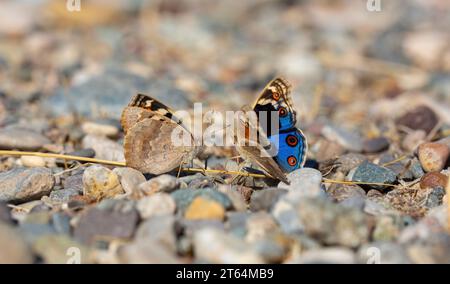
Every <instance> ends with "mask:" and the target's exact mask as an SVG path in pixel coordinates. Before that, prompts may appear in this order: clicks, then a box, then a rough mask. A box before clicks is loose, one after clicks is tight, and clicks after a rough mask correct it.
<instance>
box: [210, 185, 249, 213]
mask: <svg viewBox="0 0 450 284" xmlns="http://www.w3.org/2000/svg"><path fill="white" fill-rule="evenodd" d="M217 190H218V191H219V192H222V193H223V194H225V195H226V196H227V197H228V199H230V201H231V203H232V207H233V210H235V211H237V212H244V211H247V203H246V201H245V200H244V197H243V196H242V194H241V193H240V192H239V191H238V189H237V187H234V186H226V185H219V186H218V187H217Z"/></svg>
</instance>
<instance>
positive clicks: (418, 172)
mask: <svg viewBox="0 0 450 284" xmlns="http://www.w3.org/2000/svg"><path fill="white" fill-rule="evenodd" d="M409 170H410V171H411V173H412V175H413V177H414V178H415V179H418V178H421V177H422V176H423V175H424V174H425V172H424V171H423V169H422V165H421V164H420V162H419V160H418V159H417V158H413V159H412V160H411V165H410V166H409Z"/></svg>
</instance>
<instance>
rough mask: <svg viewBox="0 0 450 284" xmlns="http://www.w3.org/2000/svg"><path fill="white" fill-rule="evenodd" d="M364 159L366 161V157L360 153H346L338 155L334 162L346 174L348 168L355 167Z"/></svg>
mask: <svg viewBox="0 0 450 284" xmlns="http://www.w3.org/2000/svg"><path fill="white" fill-rule="evenodd" d="M365 161H367V157H366V156H364V155H362V154H358V153H348V154H344V155H342V156H340V157H339V158H338V159H337V161H336V164H338V165H339V170H340V171H341V172H343V173H344V175H346V174H348V172H349V171H350V170H352V169H354V168H356V167H357V166H359V165H360V164H361V163H362V162H365Z"/></svg>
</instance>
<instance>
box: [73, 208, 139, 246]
mask: <svg viewBox="0 0 450 284" xmlns="http://www.w3.org/2000/svg"><path fill="white" fill-rule="evenodd" d="M138 220H139V214H138V212H137V211H136V210H135V209H134V207H133V203H132V202H130V201H124V200H121V202H119V201H118V200H105V201H103V202H101V203H100V204H99V205H98V206H97V207H95V208H91V209H88V210H87V212H86V213H84V214H83V215H81V217H80V220H79V222H78V224H77V225H76V226H75V228H74V232H73V235H74V238H75V239H76V240H78V241H80V242H82V243H85V244H92V243H93V242H94V241H96V240H99V239H102V238H103V239H105V238H106V240H110V239H112V238H116V239H130V238H131V237H132V236H133V234H134V230H135V228H136V225H137V222H138Z"/></svg>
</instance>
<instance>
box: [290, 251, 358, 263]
mask: <svg viewBox="0 0 450 284" xmlns="http://www.w3.org/2000/svg"><path fill="white" fill-rule="evenodd" d="M288 263H289V264H354V263H356V256H355V254H354V253H353V251H352V250H350V249H347V248H342V247H328V248H320V249H312V250H308V251H306V252H304V253H302V254H301V255H300V257H298V258H296V259H293V260H291V261H290V262H288Z"/></svg>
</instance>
